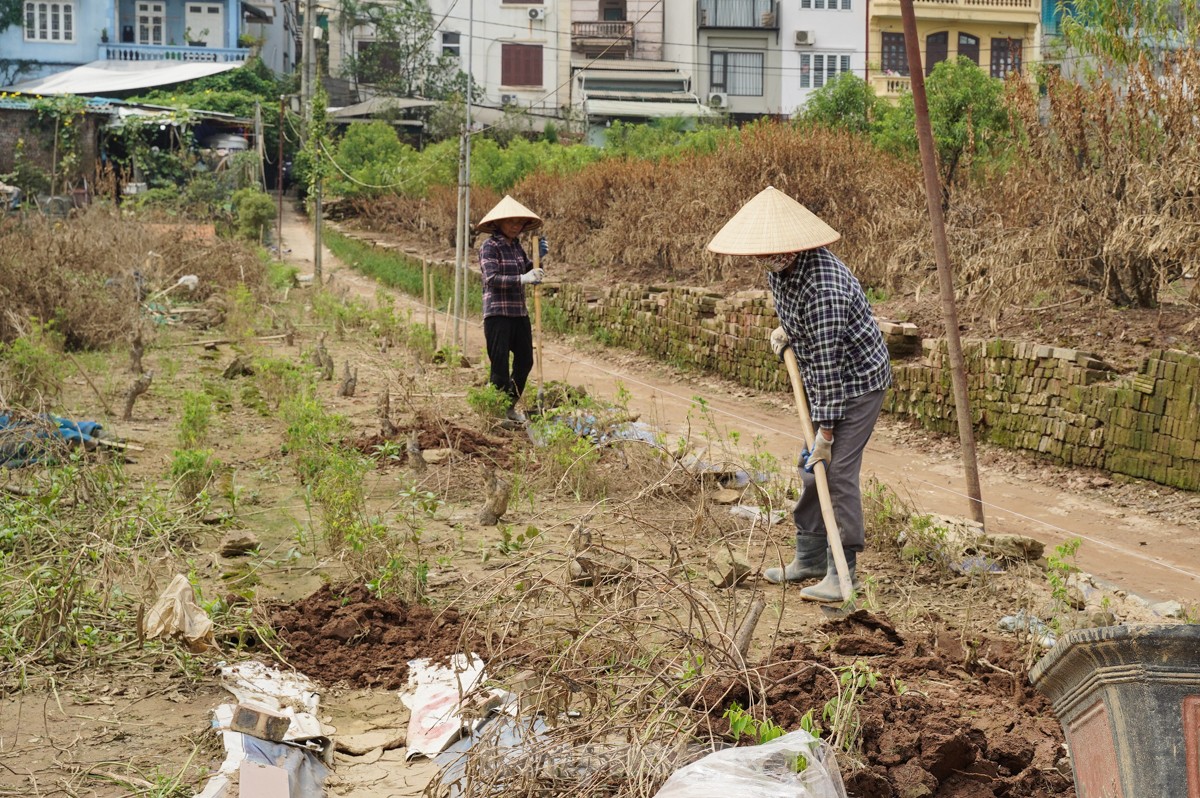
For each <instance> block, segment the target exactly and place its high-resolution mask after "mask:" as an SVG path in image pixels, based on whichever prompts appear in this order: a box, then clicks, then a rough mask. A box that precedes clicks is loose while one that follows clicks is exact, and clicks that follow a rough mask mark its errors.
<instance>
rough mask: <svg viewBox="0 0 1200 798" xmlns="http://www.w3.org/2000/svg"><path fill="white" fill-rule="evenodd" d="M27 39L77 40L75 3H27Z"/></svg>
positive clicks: (28, 40)
mask: <svg viewBox="0 0 1200 798" xmlns="http://www.w3.org/2000/svg"><path fill="white" fill-rule="evenodd" d="M25 41H27V42H73V41H75V3H74V2H65V3H26V4H25Z"/></svg>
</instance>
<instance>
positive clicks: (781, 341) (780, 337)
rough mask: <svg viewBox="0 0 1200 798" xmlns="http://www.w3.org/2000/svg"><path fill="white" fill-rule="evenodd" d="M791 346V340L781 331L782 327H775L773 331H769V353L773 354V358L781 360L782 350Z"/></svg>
mask: <svg viewBox="0 0 1200 798" xmlns="http://www.w3.org/2000/svg"><path fill="white" fill-rule="evenodd" d="M791 345H792V340H791V339H790V338H788V334H787V333H786V332H784V331H783V327H776V328H775V329H774V330H771V351H772V352H774V353H775V357H777V358H779V359H780V360H783V350H785V349H787V348H788V347H789V346H791Z"/></svg>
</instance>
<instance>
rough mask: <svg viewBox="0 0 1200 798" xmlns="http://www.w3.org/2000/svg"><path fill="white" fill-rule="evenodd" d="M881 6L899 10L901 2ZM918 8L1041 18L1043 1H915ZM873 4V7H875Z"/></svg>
mask: <svg viewBox="0 0 1200 798" xmlns="http://www.w3.org/2000/svg"><path fill="white" fill-rule="evenodd" d="M878 2H879V4H880V5H885V6H889V7H891V6H896V7H897V8H899V6H900V0H878ZM913 3H914V4H915V5H916V6H917V7H923V8H927V9H931V10H932V9H935V8H946V9H955V10H958V9H963V8H971V9H992V10H996V11H1030V12H1034V13H1037V14H1038V15H1039V16H1040V15H1041V13H1042V4H1041V0H913ZM874 5H875V4H874V3H872V7H874Z"/></svg>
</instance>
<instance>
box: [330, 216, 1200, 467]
mask: <svg viewBox="0 0 1200 798" xmlns="http://www.w3.org/2000/svg"><path fill="white" fill-rule="evenodd" d="M344 232H345V233H346V234H347V235H351V236H353V237H356V238H359V239H360V240H363V241H367V242H372V243H373V239H372V237H371V236H369V235H365V234H361V233H354V232H352V231H344ZM443 268H446V269H447V270H448V271H450V267H449V266H445V267H443ZM473 277H474V279H476V280H477V279H478V275H477V274H476V275H473ZM544 302H545V307H546V313H547V314H548V313H550V312H554V313H556V314H558V315H559V318H560V319H561V322H562V324H563V326H565V327H566V328H567V329H568V330H569V331H571V332H578V333H584V334H589V335H592V336H594V337H597V338H599V339H601V340H603V341H604V342H605V343H608V344H613V345H616V346H623V347H626V348H629V349H633V350H635V351H638V352H643V353H645V354H647V355H651V356H653V357H655V358H658V359H660V360H663V361H666V362H668V363H671V364H672V365H676V366H681V367H684V368H693V369H697V370H702V371H708V372H712V373H715V374H719V375H721V376H723V377H727V378H729V379H732V380H734V381H736V382H738V383H741V384H742V385H746V386H749V387H752V388H757V389H759V390H764V391H787V390H790V388H789V386H788V383H787V373H786V371H785V370H784V369H783V367H782V366H781V365H780V364H779V361H778V360H777V359H776V358H775V356H774V355H773V354H772V353H771V348H770V345H769V343H768V336H769V334H770V331H771V330H772V329H773V328H774V327H775V326H776V325H777V323H778V322H777V320H776V317H775V310H774V305H773V303H772V302H771V298H770V295H769V293H768V292H766V291H739V292H737V293H734V294H731V295H728V296H726V295H721V294H718V293H715V292H713V291H711V290H708V289H702V288H686V287H680V286H648V285H635V284H621V285H615V286H609V287H605V288H601V289H595V288H585V287H581V286H577V285H562V286H557V287H555V286H550V285H547V286H545V287H544ZM880 327H881V329H883V330H884V333H885V338H886V339H887V341H888V348H889V350H890V351H891V353H892V357H893V363H892V366H893V371H894V373H895V384H894V385H893V387H892V390H891V392H889V394H888V398H887V401H886V403H885V405H884V409H885V411H886V412H888V413H891V414H892V415H894V416H896V417H899V418H908V419H912V420H914V421H916V422H918V423H920V424H921V425H923V426H924V427H926V428H928V429H932V430H936V431H939V432H944V433H947V434H955V433H956V421H955V416H954V406H953V394H952V392H951V389H950V371H949V359H948V355H947V351H946V342H945V341H944V340H942V339H925V340H924V341H920V340H919V339H918V338H917V337H916V328H915V327H913V326H912V325H910V324H894V323H888V322H880ZM963 348H964V357H965V360H966V365H967V373H968V385H969V390H970V392H971V412H972V415H973V416H974V419H973V420H974V423H975V429H976V430H977V433H978V435H979V436H980V439H981V440H985V441H988V442H990V443H994V444H997V445H1000V446H1005V447H1008V448H1012V449H1022V450H1029V451H1034V452H1038V453H1039V454H1041V455H1042V456H1045V457H1048V458H1050V459H1052V460H1055V461H1057V462H1060V463H1064V464H1067V465H1076V466H1092V467H1096V468H1103V469H1106V470H1108V471H1111V472H1113V473H1118V474H1126V475H1129V476H1133V477H1140V478H1142V479H1148V480H1152V481H1154V482H1159V483H1162V484H1164V485H1171V486H1174V487H1178V488H1185V489H1188V490H1200V356H1197V355H1190V354H1187V353H1186V352H1180V351H1176V350H1162V351H1157V352H1154V353H1152V354H1151V355H1150V357H1148V358H1146V360H1145V361H1144V362H1143V364H1142V367H1141V369H1140V370H1139V371H1138V373H1137V375H1135V376H1133V377H1122V376H1120V375H1118V374H1116V373H1115V372H1113V371H1112V370H1111V369H1110V368H1109V367H1108V366H1107V365H1105V364H1104V363H1103V362H1101V361H1100V360H1099V359H1098V358H1096V357H1095V356H1093V355H1091V354H1089V353H1086V352H1078V351H1076V350H1073V349H1064V348H1060V347H1052V346H1042V345H1038V344H1032V343H1023V342H1018V341H1008V340H999V339H998V340H990V341H964V343H963Z"/></svg>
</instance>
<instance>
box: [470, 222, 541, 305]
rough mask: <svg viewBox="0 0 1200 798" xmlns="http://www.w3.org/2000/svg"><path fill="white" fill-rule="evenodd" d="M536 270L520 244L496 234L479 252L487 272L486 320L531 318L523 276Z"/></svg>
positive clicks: (484, 286)
mask: <svg viewBox="0 0 1200 798" xmlns="http://www.w3.org/2000/svg"><path fill="white" fill-rule="evenodd" d="M532 268H533V261H531V260H530V259H529V256H528V255H526V254H525V250H524V249H522V248H521V244H520V242H519V241H512V240H510V239H508V238H505V237H504V236H503V235H501V234H500V233H492V235H491V236H490V237H489V238H488V240H487V241H484V242H483V246H481V247H480V248H479V269H480V271H482V272H483V317H484V318H485V319H486V318H487V317H488V316H528V315H529V310H528V309H527V308H526V307H525V286H524V285H523V284H522V283H521V275H522V274H524V273H525V272H527V271H529V270H530V269H532Z"/></svg>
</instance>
